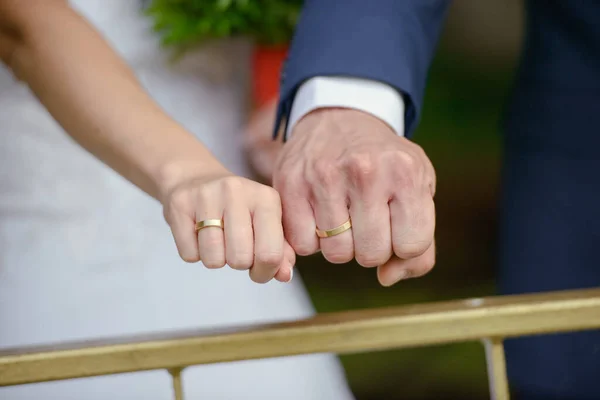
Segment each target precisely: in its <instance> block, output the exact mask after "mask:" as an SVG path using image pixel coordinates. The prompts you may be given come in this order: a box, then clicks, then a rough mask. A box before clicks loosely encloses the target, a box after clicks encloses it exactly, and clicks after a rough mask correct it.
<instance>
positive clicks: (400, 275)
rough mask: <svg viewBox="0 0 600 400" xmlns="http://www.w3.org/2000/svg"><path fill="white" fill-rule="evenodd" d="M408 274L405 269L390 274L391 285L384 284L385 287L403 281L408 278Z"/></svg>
mask: <svg viewBox="0 0 600 400" xmlns="http://www.w3.org/2000/svg"><path fill="white" fill-rule="evenodd" d="M408 275H409V272H408V271H407V270H405V269H399V270H396V271H394V272H393V273H391V274H390V278H391V283H389V284H386V285H385V286H388V287H389V286H392V285H395V284H396V283H398V282H400V281H401V280H403V279H406V278H408Z"/></svg>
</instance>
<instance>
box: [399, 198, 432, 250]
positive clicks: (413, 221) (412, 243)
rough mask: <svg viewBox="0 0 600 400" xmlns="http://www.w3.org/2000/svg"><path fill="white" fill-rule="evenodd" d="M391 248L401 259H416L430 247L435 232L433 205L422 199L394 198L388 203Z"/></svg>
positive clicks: (430, 200)
mask: <svg viewBox="0 0 600 400" xmlns="http://www.w3.org/2000/svg"><path fill="white" fill-rule="evenodd" d="M390 216H391V222H392V248H393V250H394V254H396V256H398V257H399V258H402V259H410V258H414V257H418V256H420V255H422V254H423V253H425V251H426V250H427V249H428V248H429V247H430V246H431V243H432V241H433V235H434V232H435V205H434V203H433V199H432V198H431V195H430V194H429V193H427V194H424V195H423V197H421V196H419V198H413V197H410V196H398V197H394V198H393V199H392V201H391V202H390Z"/></svg>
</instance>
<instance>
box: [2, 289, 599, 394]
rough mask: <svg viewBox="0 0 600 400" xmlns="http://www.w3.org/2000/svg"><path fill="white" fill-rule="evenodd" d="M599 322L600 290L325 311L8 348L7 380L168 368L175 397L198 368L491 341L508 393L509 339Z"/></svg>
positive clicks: (494, 373)
mask: <svg viewBox="0 0 600 400" xmlns="http://www.w3.org/2000/svg"><path fill="white" fill-rule="evenodd" d="M595 328H600V289H590V290H576V291H562V292H553V293H541V294H530V295H518V296H497V297H489V298H480V299H469V300H459V301H451V302H441V303H426V304H417V305H409V306H400V307H392V308H381V309H367V310H359V311H349V312H338V313H328V314H319V315H317V316H315V317H313V318H309V319H306V320H301V321H295V322H284V323H276V324H269V325H261V326H250V327H239V328H234V329H228V330H224V331H211V332H206V331H205V332H184V333H172V334H167V335H164V336H154V337H144V338H141V337H137V338H125V339H123V338H121V339H117V340H106V341H103V342H97V343H91V342H86V343H71V344H66V345H61V346H60V347H51V348H25V349H11V350H7V351H3V352H0V386H10V385H20V384H27V383H33V382H44V381H53V380H62V379H71V378H80V377H89V376H99V375H109V374H118V373H126V372H133V371H145V370H157V369H166V370H168V371H169V372H170V373H171V375H172V376H173V382H174V391H175V394H176V399H183V393H182V389H181V386H182V385H181V375H180V372H181V370H182V369H183V368H185V367H187V366H192V365H199V364H210V363H217V362H230V361H238V360H249V359H257V358H270V357H281V356H293V355H299V354H309V353H322V352H327V353H329V352H332V353H338V354H344V353H359V352H367V351H374V350H385V349H398V348H406V347H415V346H425V345H434V344H443V343H455V342H465V341H473V340H484V342H485V343H486V354H487V358H488V371H489V376H490V391H491V394H492V397H493V398H495V399H508V397H509V391H508V383H507V379H506V368H505V361H504V349H503V344H502V343H503V339H504V338H510V337H517V336H525V335H534V334H546V333H554V332H567V331H579V330H587V329H595Z"/></svg>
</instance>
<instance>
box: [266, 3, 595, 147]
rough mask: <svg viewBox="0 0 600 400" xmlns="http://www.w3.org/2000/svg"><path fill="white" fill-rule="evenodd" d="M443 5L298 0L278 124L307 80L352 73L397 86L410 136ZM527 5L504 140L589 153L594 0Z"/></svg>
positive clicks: (592, 131) (591, 140) (592, 126)
mask: <svg viewBox="0 0 600 400" xmlns="http://www.w3.org/2000/svg"><path fill="white" fill-rule="evenodd" d="M449 3H450V1H449V0H369V1H365V0H307V1H306V2H305V6H304V10H303V12H302V14H301V17H300V20H299V23H298V28H297V32H296V35H295V38H294V40H293V43H292V46H291V49H290V54H289V57H288V60H287V62H286V65H285V66H284V69H283V74H282V82H281V101H280V104H279V109H278V115H277V126H279V125H280V123H281V121H283V120H285V117H286V116H287V115H288V114H289V112H290V109H291V105H292V102H293V99H294V96H295V93H296V90H297V89H298V87H299V86H300V85H301V84H302V83H303V82H304V81H306V80H307V79H309V78H311V77H314V76H353V77H361V78H367V79H373V80H377V81H381V82H384V83H387V84H389V85H391V86H393V87H394V88H396V89H397V90H399V91H400V92H401V93H402V95H403V98H404V101H405V103H406V110H405V127H406V135H407V136H410V135H411V134H412V133H413V132H414V129H415V127H416V126H417V123H418V120H419V115H420V113H421V105H422V101H423V93H424V88H425V83H426V77H427V71H428V68H429V64H430V63H431V60H432V57H433V54H434V52H435V48H436V44H437V41H438V36H439V34H440V31H441V27H442V24H443V21H444V17H445V15H446V11H447V9H448V5H449ZM526 5H527V30H526V38H525V45H524V48H523V55H522V59H521V63H520V67H519V71H518V74H517V78H516V85H515V89H514V91H513V95H512V96H511V101H510V102H509V105H508V107H507V109H506V110H507V113H506V117H505V119H504V121H505V124H504V126H505V131H506V132H507V143H509V145H515V146H529V147H531V146H533V147H536V146H559V147H561V148H563V149H565V146H566V150H568V151H572V152H577V153H586V152H589V151H591V150H592V149H593V151H594V154H595V153H596V152H597V149H598V147H599V146H600V128H598V126H599V125H600V124H599V123H600V101H599V100H600V98H599V95H600V23H599V22H598V21H600V0H585V1H563V0H529V1H527V3H526ZM596 132H598V134H596ZM565 138H567V139H577V140H567V141H565ZM565 142H568V143H565Z"/></svg>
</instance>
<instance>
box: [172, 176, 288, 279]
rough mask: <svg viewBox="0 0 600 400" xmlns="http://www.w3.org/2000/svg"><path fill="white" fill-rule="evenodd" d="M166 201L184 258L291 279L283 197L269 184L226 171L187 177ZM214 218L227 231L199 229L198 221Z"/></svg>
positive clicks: (252, 274)
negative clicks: (284, 233)
mask: <svg viewBox="0 0 600 400" xmlns="http://www.w3.org/2000/svg"><path fill="white" fill-rule="evenodd" d="M162 203H163V206H164V215H165V219H166V220H167V222H168V223H169V225H170V226H171V230H172V232H173V236H174V238H175V243H176V244H177V249H178V250H179V255H180V256H181V258H183V259H184V260H185V261H187V262H197V261H199V260H202V262H203V264H204V265H205V266H206V267H207V268H222V267H223V266H225V265H226V264H227V265H229V266H230V267H231V268H233V269H237V270H250V278H251V279H252V280H253V281H255V282H258V283H266V282H268V281H270V280H271V279H272V278H275V279H276V280H278V281H281V282H289V281H290V280H291V279H292V272H293V271H292V268H293V266H294V264H295V261H296V260H295V253H294V251H293V250H292V248H291V247H290V245H289V244H288V243H287V242H286V241H285V239H284V236H283V226H282V222H281V216H282V211H281V201H280V199H279V194H278V193H277V191H275V190H274V189H272V188H271V187H269V186H265V185H262V184H260V183H257V182H254V181H251V180H249V179H245V178H242V177H239V176H235V175H233V174H231V173H229V172H228V171H223V172H219V173H216V174H213V175H211V176H210V177H208V178H199V179H194V178H191V179H190V178H188V179H186V180H185V181H183V182H182V183H181V184H179V185H176V186H175V187H174V188H173V189H172V190H170V191H169V192H168V193H167V194H166V195H165V196H164V199H163V201H162ZM210 219H212V220H215V219H216V220H222V221H223V229H221V228H219V227H217V226H209V227H205V228H203V229H200V230H199V231H198V232H197V233H196V224H197V223H198V222H200V221H204V220H210Z"/></svg>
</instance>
